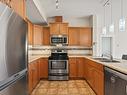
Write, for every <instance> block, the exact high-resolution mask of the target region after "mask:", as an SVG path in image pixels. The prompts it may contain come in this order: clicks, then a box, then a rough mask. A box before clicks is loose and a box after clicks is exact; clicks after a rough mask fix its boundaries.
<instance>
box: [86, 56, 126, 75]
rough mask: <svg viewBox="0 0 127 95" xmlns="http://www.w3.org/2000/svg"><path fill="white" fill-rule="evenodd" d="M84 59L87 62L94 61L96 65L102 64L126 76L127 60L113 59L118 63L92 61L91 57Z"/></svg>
mask: <svg viewBox="0 0 127 95" xmlns="http://www.w3.org/2000/svg"><path fill="white" fill-rule="evenodd" d="M85 58H88V59H89V60H92V61H95V62H97V63H98V64H102V65H104V66H107V67H109V68H112V69H114V70H117V71H119V72H122V73H124V74H127V60H122V59H114V60H117V61H120V62H101V61H99V60H95V59H93V57H92V56H85Z"/></svg>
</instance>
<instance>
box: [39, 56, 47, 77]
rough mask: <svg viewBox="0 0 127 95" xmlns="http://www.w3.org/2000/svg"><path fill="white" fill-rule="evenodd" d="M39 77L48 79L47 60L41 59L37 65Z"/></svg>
mask: <svg viewBox="0 0 127 95" xmlns="http://www.w3.org/2000/svg"><path fill="white" fill-rule="evenodd" d="M39 76H40V78H48V59H47V58H45V59H44V58H43V59H41V61H40V65H39Z"/></svg>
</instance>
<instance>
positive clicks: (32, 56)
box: [28, 54, 50, 63]
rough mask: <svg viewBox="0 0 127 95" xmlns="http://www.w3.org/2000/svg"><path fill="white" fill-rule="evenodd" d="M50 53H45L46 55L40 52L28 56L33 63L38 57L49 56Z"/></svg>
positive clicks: (29, 61)
mask: <svg viewBox="0 0 127 95" xmlns="http://www.w3.org/2000/svg"><path fill="white" fill-rule="evenodd" d="M49 56H50V55H48V54H44V55H42V54H41V55H40V54H38V55H37V54H36V55H29V56H28V63H31V62H33V61H35V60H37V59H39V58H48V57H49Z"/></svg>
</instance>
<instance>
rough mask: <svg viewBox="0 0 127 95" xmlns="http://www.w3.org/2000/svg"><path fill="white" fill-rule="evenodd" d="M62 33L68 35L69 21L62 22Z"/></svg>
mask: <svg viewBox="0 0 127 95" xmlns="http://www.w3.org/2000/svg"><path fill="white" fill-rule="evenodd" d="M60 34H61V35H68V23H61V24H60Z"/></svg>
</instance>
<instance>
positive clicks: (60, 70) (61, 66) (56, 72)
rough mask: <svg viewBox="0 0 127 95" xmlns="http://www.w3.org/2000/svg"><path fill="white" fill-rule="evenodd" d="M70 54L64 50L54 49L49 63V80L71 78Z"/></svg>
mask: <svg viewBox="0 0 127 95" xmlns="http://www.w3.org/2000/svg"><path fill="white" fill-rule="evenodd" d="M68 76H69V65H68V54H67V52H65V51H64V50H57V52H55V51H52V53H51V56H50V57H49V63H48V79H49V80H68V79H69V77H68Z"/></svg>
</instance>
